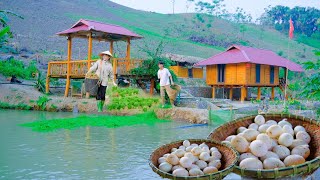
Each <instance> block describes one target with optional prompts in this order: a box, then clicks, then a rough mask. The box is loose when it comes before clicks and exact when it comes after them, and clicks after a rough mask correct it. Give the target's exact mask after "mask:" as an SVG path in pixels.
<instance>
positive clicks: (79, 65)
mask: <svg viewBox="0 0 320 180" xmlns="http://www.w3.org/2000/svg"><path fill="white" fill-rule="evenodd" d="M57 35H59V36H65V37H66V38H67V41H68V56H67V60H65V61H52V62H49V64H48V71H47V79H46V92H47V93H48V92H49V88H50V87H49V84H50V78H64V79H66V88H65V94H64V96H68V94H69V87H70V80H71V79H84V78H85V74H86V72H87V71H88V69H89V68H90V67H91V65H92V64H93V63H94V61H96V60H93V59H91V57H92V48H93V47H92V41H93V40H96V41H105V42H107V43H110V52H111V53H113V43H114V42H116V41H125V42H127V50H126V57H123V58H112V62H113V70H114V75H115V77H117V76H121V75H129V71H130V69H132V68H135V67H138V66H140V65H141V64H142V60H140V59H132V58H131V55H130V46H131V40H135V39H141V38H142V36H140V35H138V34H136V33H133V32H131V31H129V30H128V29H125V28H124V27H121V26H118V25H112V24H105V23H101V22H97V21H92V20H85V19H81V20H79V21H78V22H77V23H75V24H74V25H73V26H72V27H71V28H69V29H67V30H65V31H62V32H59V33H57ZM74 38H84V39H87V40H88V59H87V60H72V58H71V57H72V40H73V39H74ZM152 90H153V88H152Z"/></svg>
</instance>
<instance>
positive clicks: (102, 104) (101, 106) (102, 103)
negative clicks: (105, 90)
mask: <svg viewBox="0 0 320 180" xmlns="http://www.w3.org/2000/svg"><path fill="white" fill-rule="evenodd" d="M103 106H104V101H101V104H100V108H101V112H103Z"/></svg>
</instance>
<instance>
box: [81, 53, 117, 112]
mask: <svg viewBox="0 0 320 180" xmlns="http://www.w3.org/2000/svg"><path fill="white" fill-rule="evenodd" d="M99 56H100V59H99V60H98V61H96V62H95V63H94V64H93V66H92V67H91V68H90V69H89V71H88V72H87V75H88V74H90V73H92V72H95V73H96V75H97V76H98V77H99V81H98V84H97V85H98V92H97V96H96V99H97V107H98V112H102V111H103V106H104V102H105V97H106V89H107V85H108V81H109V79H110V80H112V81H113V84H114V85H115V86H117V84H116V83H115V79H114V76H113V68H112V64H111V62H110V59H111V57H112V54H111V53H110V52H109V51H104V52H101V53H100V54H99Z"/></svg>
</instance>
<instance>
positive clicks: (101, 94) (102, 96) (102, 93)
mask: <svg viewBox="0 0 320 180" xmlns="http://www.w3.org/2000/svg"><path fill="white" fill-rule="evenodd" d="M106 89H107V86H102V85H100V86H98V93H97V96H96V99H97V100H102V101H104V100H106Z"/></svg>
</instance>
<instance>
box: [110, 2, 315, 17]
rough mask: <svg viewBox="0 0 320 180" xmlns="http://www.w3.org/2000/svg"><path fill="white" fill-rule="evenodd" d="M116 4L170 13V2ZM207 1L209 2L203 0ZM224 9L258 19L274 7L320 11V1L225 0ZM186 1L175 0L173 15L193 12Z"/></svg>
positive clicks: (192, 8)
mask: <svg viewBox="0 0 320 180" xmlns="http://www.w3.org/2000/svg"><path fill="white" fill-rule="evenodd" d="M111 1H113V2H116V3H118V4H121V5H124V6H128V7H131V8H134V9H139V10H144V11H153V12H158V13H164V14H168V13H172V11H173V10H172V9H173V8H172V7H173V6H172V0H111ZM203 1H208V2H210V0H203ZM225 4H226V9H227V10H228V11H229V12H235V10H236V8H237V7H240V8H243V9H244V10H245V11H246V12H248V13H250V14H251V15H252V17H253V19H256V18H258V17H260V15H261V14H262V13H263V12H264V8H266V7H268V6H269V5H271V6H276V5H285V6H289V7H294V6H304V7H316V8H318V9H320V0H225ZM186 5H187V4H186V0H175V13H185V12H194V7H190V8H189V9H187V8H186Z"/></svg>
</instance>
